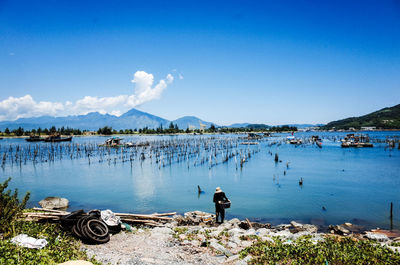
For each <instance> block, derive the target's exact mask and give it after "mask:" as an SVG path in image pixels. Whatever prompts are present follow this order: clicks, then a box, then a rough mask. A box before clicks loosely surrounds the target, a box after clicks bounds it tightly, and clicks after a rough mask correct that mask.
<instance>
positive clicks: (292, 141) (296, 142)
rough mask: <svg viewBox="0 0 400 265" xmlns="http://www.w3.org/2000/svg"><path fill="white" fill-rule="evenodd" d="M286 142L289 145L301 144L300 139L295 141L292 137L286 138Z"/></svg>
mask: <svg viewBox="0 0 400 265" xmlns="http://www.w3.org/2000/svg"><path fill="white" fill-rule="evenodd" d="M286 142H287V143H289V144H302V141H301V139H296V138H295V137H294V136H288V137H286Z"/></svg>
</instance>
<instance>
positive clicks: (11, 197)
mask: <svg viewBox="0 0 400 265" xmlns="http://www.w3.org/2000/svg"><path fill="white" fill-rule="evenodd" d="M10 180H11V178H8V179H7V180H6V181H4V182H3V184H0V233H3V236H4V237H7V236H9V235H10V233H12V232H14V223H15V220H16V219H17V218H18V217H19V216H20V215H21V213H22V210H23V209H24V208H25V205H26V203H27V202H28V200H29V196H30V194H29V192H27V193H26V194H25V197H24V198H23V199H22V201H21V202H20V201H19V199H18V190H17V189H15V190H14V193H13V194H12V193H11V190H7V191H6V189H7V187H8V183H9V182H10Z"/></svg>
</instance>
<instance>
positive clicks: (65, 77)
mask: <svg viewBox="0 0 400 265" xmlns="http://www.w3.org/2000/svg"><path fill="white" fill-rule="evenodd" d="M135 73H139V74H137V75H135V76H134V74H135ZM150 74H152V75H153V78H154V81H153V82H151V76H150ZM167 75H171V76H172V79H173V80H172V79H171V76H170V77H167ZM146 78H147V79H146ZM149 78H150V79H149ZM132 80H136V81H135V83H132ZM146 80H147V81H146ZM149 80H150V81H149ZM160 80H161V82H160ZM139 85H140V86H142V88H143V89H142V91H143V93H142V94H141V97H139V96H138V92H137V91H136V92H134V89H135V86H139ZM0 90H1V94H0V119H2V120H5V119H15V118H17V117H28V116H32V115H33V116H35V115H36V116H38V115H42V114H43V113H44V112H49V114H53V115H57V116H63V114H78V113H85V112H88V111H89V110H102V111H103V112H109V113H118V112H119V113H122V112H124V111H126V110H127V109H129V108H130V107H132V106H135V107H136V108H137V109H139V110H142V111H146V112H150V113H152V114H154V115H158V116H161V117H163V118H166V119H171V120H172V119H176V118H179V117H182V116H185V115H194V116H198V117H200V118H201V119H203V120H207V121H211V122H215V123H217V124H220V125H227V124H231V123H236V122H251V123H266V124H285V123H325V122H329V121H331V120H336V119H341V118H346V117H349V116H358V115H363V114H366V113H369V112H372V111H375V110H378V109H380V108H383V107H387V106H393V105H396V104H399V103H400V1H389V0H388V1H377V0H376V1H46V0H42V1H18V0H16V1H7V0H6V1H4V0H0ZM132 94H133V95H134V97H130V98H129V97H128V96H129V95H132ZM27 95H30V98H29V97H26V96H27ZM120 95H125V97H118V96H120ZM10 97H12V98H10ZM85 97H86V98H85ZM117 97H118V100H117ZM40 102H42V103H40ZM86 103H87V104H88V105H90V108H88V107H85V106H84V104H86ZM101 104H105V106H101ZM107 104H108V105H107Z"/></svg>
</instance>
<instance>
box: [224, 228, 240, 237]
mask: <svg viewBox="0 0 400 265" xmlns="http://www.w3.org/2000/svg"><path fill="white" fill-rule="evenodd" d="M243 233H244V230H242V229H240V228H232V229H231V230H229V231H228V234H229V235H230V236H235V235H239V234H243Z"/></svg>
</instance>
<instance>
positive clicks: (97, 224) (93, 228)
mask: <svg viewBox="0 0 400 265" xmlns="http://www.w3.org/2000/svg"><path fill="white" fill-rule="evenodd" d="M86 226H87V227H88V229H89V232H90V233H91V234H93V235H94V236H96V237H105V236H107V234H108V227H107V225H106V224H105V223H104V222H103V221H100V220H97V219H92V220H89V221H88V222H87V225H86ZM97 231H101V232H102V233H101V234H99V233H98V232H97Z"/></svg>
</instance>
